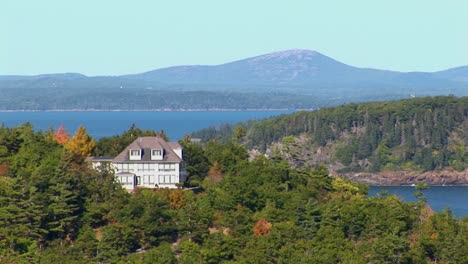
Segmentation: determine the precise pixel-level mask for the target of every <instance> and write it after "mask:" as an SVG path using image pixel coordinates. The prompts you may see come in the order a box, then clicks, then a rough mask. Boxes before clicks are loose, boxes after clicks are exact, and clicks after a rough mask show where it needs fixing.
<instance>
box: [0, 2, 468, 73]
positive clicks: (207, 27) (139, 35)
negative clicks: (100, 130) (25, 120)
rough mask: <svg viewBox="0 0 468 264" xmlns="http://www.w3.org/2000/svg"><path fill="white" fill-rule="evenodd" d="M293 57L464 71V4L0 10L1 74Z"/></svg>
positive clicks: (467, 38)
mask: <svg viewBox="0 0 468 264" xmlns="http://www.w3.org/2000/svg"><path fill="white" fill-rule="evenodd" d="M294 48H302V49H312V50H317V51H319V52H321V53H323V54H325V55H328V56H330V57H332V58H334V59H336V60H339V61H341V62H344V63H347V64H351V65H354V66H359V67H372V68H381V69H390V70H399V71H437V70H443V69H447V68H450V67H456V66H461V65H468V1H467V0H388V1H383V0H354V1H348V0H342V1H337V0H335V1H330V0H327V1H324V0H323V1H312V0H308V1H307V0H304V1H299V0H288V1H277V0H268V1H263V0H262V1H260V0H257V1H254V0H248V1H244V0H236V1H221V0H211V1H207V0H197V1H181V0H166V1H158V0H148V1H143V0H132V1H130V0H128V1H119V0H113V1H108V0H79V1H78V0H76V1H71V0H41V1H36V0H30V1H26V0H2V1H1V2H0V75H3V74H28V75H29V74H39V73H54V72H80V73H84V74H87V75H118V74H126V73H139V72H144V71H148V70H152V69H156V68H161V67H168V66H173V65H181V64H220V63H224V62H229V61H233V60H237V59H242V58H246V57H250V56H255V55H260V54H263V53H268V52H273V51H279V50H285V49H294Z"/></svg>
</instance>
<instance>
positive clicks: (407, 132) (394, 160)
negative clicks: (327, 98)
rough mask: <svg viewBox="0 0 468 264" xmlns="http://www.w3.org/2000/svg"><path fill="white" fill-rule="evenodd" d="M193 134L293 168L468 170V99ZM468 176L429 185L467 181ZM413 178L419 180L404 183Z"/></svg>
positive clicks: (327, 112)
mask: <svg viewBox="0 0 468 264" xmlns="http://www.w3.org/2000/svg"><path fill="white" fill-rule="evenodd" d="M244 131H245V133H244ZM192 136H194V137H200V138H202V139H203V140H204V141H209V140H213V139H217V140H221V141H229V140H231V139H232V138H233V137H236V138H239V139H240V140H241V142H242V143H244V144H245V145H246V146H247V147H248V148H249V149H257V150H259V151H261V152H263V153H266V154H268V155H269V156H270V157H271V158H275V157H285V158H286V159H287V160H288V161H289V162H290V164H291V165H294V166H316V165H318V164H320V163H326V164H327V165H328V167H329V169H331V170H332V171H335V172H337V173H357V172H367V173H378V172H383V171H394V172H396V171H398V172H405V171H406V172H423V171H433V170H446V169H452V170H456V171H464V170H465V169H466V168H468V97H461V98H456V97H432V98H431V97H427V98H415V99H407V100H400V101H396V102H379V103H365V104H348V105H343V106H338V107H335V108H327V109H321V110H318V111H314V112H306V111H302V112H296V113H294V114H291V115H284V116H280V117H275V118H271V119H266V120H261V121H251V122H246V123H242V124H239V125H237V126H223V127H219V128H209V129H205V130H202V131H199V132H195V133H194V134H193V135H192ZM454 175H455V174H454ZM457 175H458V174H457ZM467 175H468V174H467V173H464V174H463V173H462V174H461V175H458V176H456V178H455V179H451V178H450V177H447V178H446V179H444V178H440V179H437V180H436V181H434V182H431V183H434V184H460V183H468V177H467ZM411 176H414V174H410V175H409V176H408V177H411ZM436 176H437V175H436ZM439 176H440V175H439ZM442 176H443V175H442ZM401 177H403V176H401ZM405 177H406V176H405ZM444 177H445V176H444ZM405 180H407V179H405ZM419 180H424V179H419ZM428 180H429V181H430V179H428ZM415 181H418V179H416V178H415V177H413V179H411V180H410V181H409V182H405V183H414V182H415ZM444 181H445V182H444ZM396 183H398V182H396ZM400 183H402V182H400Z"/></svg>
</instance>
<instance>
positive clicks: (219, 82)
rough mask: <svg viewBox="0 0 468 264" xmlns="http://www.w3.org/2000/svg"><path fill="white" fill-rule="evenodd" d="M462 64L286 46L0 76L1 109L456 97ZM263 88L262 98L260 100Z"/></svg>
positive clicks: (464, 84) (292, 104)
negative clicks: (419, 66)
mask: <svg viewBox="0 0 468 264" xmlns="http://www.w3.org/2000/svg"><path fill="white" fill-rule="evenodd" d="M467 70H468V66H464V67H458V68H453V69H448V70H445V71H440V72H433V73H429V72H396V71H386V70H378V69H368V68H358V67H354V66H350V65H347V64H344V63H341V62H339V61H336V60H334V59H332V58H330V57H328V56H326V55H323V54H321V53H319V52H317V51H311V50H287V51H280V52H274V53H270V54H265V55H260V56H256V57H252V58H247V59H243V60H239V61H234V62H229V63H225V64H221V65H212V66H206V65H189V66H175V67H169V68H163V69H157V70H153V71H149V72H145V73H140V74H132V75H122V76H93V77H88V76H85V75H82V74H79V73H63V74H43V75H37V76H13V75H8V76H0V94H1V98H2V99H1V104H0V110H54V109H82V110H86V109H123V110H132V109H168V108H169V109H193V108H196V109H216V108H224V109H226V108H236V109H249V108H255V109H268V108H289V109H300V108H307V109H310V108H318V107H325V106H334V105H339V104H343V103H348V102H364V101H375V100H395V99H401V98H409V97H414V96H434V95H449V94H454V95H458V96H463V95H468V89H467V88H468V79H467V77H466V76H468V74H467ZM196 94H203V96H197V95H196ZM266 95H268V98H267V99H268V100H265V99H262V98H263V97H264V96H266ZM188 97H194V99H193V100H189V99H188ZM245 98H252V100H249V99H248V100H245ZM167 99H170V100H167ZM194 102H195V104H194ZM213 102H215V103H213ZM278 104H280V105H281V107H278Z"/></svg>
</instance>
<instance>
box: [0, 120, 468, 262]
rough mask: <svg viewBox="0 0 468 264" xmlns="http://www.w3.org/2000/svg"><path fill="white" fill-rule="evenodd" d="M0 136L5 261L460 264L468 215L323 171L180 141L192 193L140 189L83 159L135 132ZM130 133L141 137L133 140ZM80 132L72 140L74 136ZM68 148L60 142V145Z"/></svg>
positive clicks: (0, 131) (6, 132)
mask: <svg viewBox="0 0 468 264" xmlns="http://www.w3.org/2000/svg"><path fill="white" fill-rule="evenodd" d="M79 131H80V132H77V133H76V134H75V135H74V136H73V137H71V138H69V139H67V138H68V137H67V136H65V134H64V133H63V131H62V132H61V133H60V134H61V136H60V137H57V132H58V131H53V130H47V131H39V132H35V131H34V129H33V127H32V126H31V124H28V123H26V124H23V125H21V126H18V127H13V128H7V127H4V126H1V127H0V183H1V184H0V227H1V228H0V242H1V245H2V246H1V247H0V256H1V259H2V261H1V262H4V263H75V264H89V263H96V264H97V263H156V264H158V263H164V264H176V263H180V264H186V263H190V264H191V263H291V264H296V263H467V261H468V256H467V254H466V250H465V249H466V245H467V242H468V235H467V234H468V221H467V220H468V218H466V217H464V218H461V217H463V216H461V217H460V218H458V217H455V216H454V215H453V214H452V213H451V211H450V209H446V210H444V211H443V212H434V211H432V210H431V209H430V207H429V206H428V205H427V204H426V203H425V200H426V199H425V197H424V195H423V193H422V192H421V191H420V189H421V188H420V187H421V186H417V189H416V190H415V191H417V192H416V195H417V197H418V200H417V201H415V202H410V203H404V202H403V201H401V200H400V199H399V198H398V197H397V196H394V195H386V194H385V193H383V192H382V193H381V194H380V195H378V196H375V197H368V196H367V190H368V188H367V186H365V185H363V184H353V183H351V182H349V181H347V180H345V179H342V178H336V177H330V176H329V174H328V171H327V170H326V168H324V167H323V166H319V167H317V168H315V169H313V170H311V169H303V168H291V167H289V166H287V164H286V163H285V162H284V161H281V160H267V159H266V158H265V157H262V156H258V157H257V158H256V159H253V160H249V159H248V153H247V151H246V150H245V149H244V148H243V147H242V146H241V145H239V144H237V143H233V142H230V143H228V144H220V143H214V142H212V143H211V144H209V145H208V146H206V148H202V147H201V146H200V145H198V144H194V143H191V142H190V141H187V140H184V141H182V142H181V144H182V145H183V147H184V160H185V161H186V162H187V166H186V169H187V173H188V174H189V175H188V177H189V181H188V182H187V185H190V186H191V185H192V184H196V182H197V183H198V188H196V189H193V188H180V189H167V188H159V189H149V188H137V189H136V190H135V191H133V192H132V193H128V192H127V191H125V190H124V189H123V188H122V185H121V184H120V183H119V182H118V181H116V180H115V175H114V169H113V168H111V167H109V166H108V164H107V165H106V164H103V165H102V166H100V167H99V169H98V170H95V169H93V168H92V166H90V164H88V163H87V162H86V161H85V159H86V156H85V155H86V154H89V152H90V151H92V149H93V148H94V146H96V148H101V149H97V150H96V151H97V152H101V153H102V152H107V151H112V150H113V149H115V148H116V147H117V148H119V145H120V146H124V147H125V143H124V141H127V142H128V141H130V142H131V141H133V139H135V138H137V137H138V135H141V134H146V133H152V134H153V135H154V133H156V132H155V131H142V130H139V129H137V128H135V127H132V128H131V129H129V130H128V131H126V132H125V133H124V134H122V135H119V136H116V137H112V138H107V139H101V140H99V141H100V142H98V144H94V140H92V138H91V137H89V136H88V135H87V133H86V129H85V128H84V127H82V128H80V130H79ZM137 134H138V135H137ZM77 135H80V136H77ZM67 140H68V142H67Z"/></svg>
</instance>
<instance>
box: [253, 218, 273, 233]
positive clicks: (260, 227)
mask: <svg viewBox="0 0 468 264" xmlns="http://www.w3.org/2000/svg"><path fill="white" fill-rule="evenodd" d="M271 227H272V224H271V223H270V222H268V221H267V220H266V219H260V220H258V221H257V223H255V225H254V228H253V232H254V236H264V235H268V234H269V233H270V230H271Z"/></svg>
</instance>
